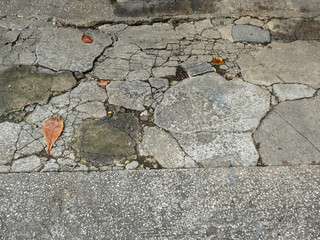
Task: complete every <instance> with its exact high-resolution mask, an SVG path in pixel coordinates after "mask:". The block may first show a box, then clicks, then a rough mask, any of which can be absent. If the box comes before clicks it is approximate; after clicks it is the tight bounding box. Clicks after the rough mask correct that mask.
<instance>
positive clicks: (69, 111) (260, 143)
mask: <svg viewBox="0 0 320 240" xmlns="http://www.w3.org/2000/svg"><path fill="white" fill-rule="evenodd" d="M290 20H292V21H291V22H290ZM309 20H310V21H311V20H312V21H318V23H320V21H319V20H318V18H316V17H313V18H311V19H309ZM303 21H304V19H300V20H299V18H296V17H295V18H286V19H280V18H274V17H273V18H271V19H268V18H266V17H261V19H259V18H258V17H250V16H245V17H237V18H230V17H228V18H217V19H216V18H210V19H202V20H198V21H195V20H193V21H188V20H186V19H182V20H181V22H174V21H171V22H170V21H169V22H165V23H160V22H155V23H152V21H150V22H149V23H146V24H138V25H135V24H125V23H119V24H116V23H115V24H111V23H108V24H101V25H99V26H94V27H86V28H74V27H72V26H64V25H61V23H59V22H56V20H54V19H52V18H49V19H47V21H43V20H41V18H39V19H38V18H37V17H26V18H24V17H17V16H5V17H3V18H2V19H1V20H0V30H1V32H2V33H3V34H2V38H1V44H2V45H1V49H2V51H1V55H0V59H1V65H0V67H1V70H2V72H1V74H0V79H1V86H2V87H1V92H2V96H1V101H2V106H1V108H2V109H1V119H2V120H1V123H0V129H1V132H3V133H5V134H2V135H1V136H0V137H1V138H2V139H3V141H2V143H1V145H0V150H1V165H0V169H1V172H19V171H22V172H29V171H96V170H107V169H108V170H109V169H110V170H111V169H126V165H128V164H130V163H131V162H134V163H133V165H135V166H136V168H137V169H149V168H154V167H156V168H197V167H209V168H210V167H222V166H223V167H228V166H229V167H230V166H256V165H269V164H275V165H288V164H289V165H291V164H292V165H296V164H319V163H320V153H319V147H317V143H318V142H319V138H318V134H316V133H317V131H316V130H311V129H318V127H319V126H318V125H319V119H318V114H317V113H316V112H317V111H319V109H318V107H317V106H318V105H317V98H318V95H319V87H320V79H319V75H320V68H319V64H318V63H319V62H320V54H319V53H320V44H319V41H316V40H314V39H300V40H296V41H288V36H289V35H290V34H291V33H288V36H287V37H284V36H283V37H282V38H279V37H278V38H277V39H275V38H274V36H275V35H276V33H275V32H276V31H278V32H279V33H281V34H283V29H284V28H285V27H282V26H287V25H288V22H290V23H291V24H301V22H303ZM272 22H277V25H276V26H275V23H272ZM289 26H291V25H289ZM289 32H290V31H289ZM305 32H308V29H305ZM82 34H87V35H90V36H91V37H92V38H93V39H94V41H93V43H84V42H82V41H81V36H82ZM281 34H279V36H280V35H281ZM216 56H220V57H221V58H222V59H223V64H221V65H216V64H214V63H213V62H212V60H213V58H214V57H216ZM19 66H20V67H19ZM36 79H37V80H36ZM45 79H48V80H49V79H50V80H49V81H50V82H48V83H47V82H46V81H48V80H45ZM100 79H103V80H109V81H111V83H110V84H108V85H107V86H106V87H105V89H104V87H99V86H98V85H97V84H96V81H97V80H100ZM50 86H51V88H50ZM28 89H29V90H28ZM28 91H29V92H28ZM42 95H43V96H42ZM35 96H36V98H35ZM288 101H290V102H288ZM302 101H303V102H305V103H304V105H300V102H302ZM289 105H290V106H292V107H291V108H292V109H295V110H294V111H290V110H289V109H290V108H288V107H282V106H289ZM311 105H314V107H310V108H307V107H306V106H311ZM277 109H283V110H282V113H281V116H282V117H281V119H284V120H286V119H287V118H292V119H293V120H292V121H290V122H288V121H284V122H282V123H280V122H281V121H282V120H279V119H278V117H279V116H280V115H279V114H278V115H279V116H278V115H274V114H275V113H278V112H277ZM315 111H316V112H315ZM297 112H301V115H298V114H297ZM53 116H59V117H62V119H63V120H64V122H65V128H64V131H63V134H62V135H61V137H60V138H59V139H58V141H57V142H56V143H55V145H54V147H53V149H52V151H51V156H50V157H48V156H46V154H45V141H44V139H43V137H42V134H41V127H42V125H43V123H44V121H45V120H46V119H48V118H50V117H53ZM271 116H278V117H271ZM301 116H304V117H303V118H302V117H301ZM295 117H296V118H297V119H296V120H295ZM276 119H277V120H276ZM309 119H312V120H311V121H310V120H309ZM89 123H91V124H93V125H96V124H98V125H99V124H102V125H103V126H104V127H103V128H101V127H98V125H97V127H93V126H92V127H90V126H88V124H89ZM117 124H118V125H119V126H118V125H117ZM89 125H90V124H89ZM277 125H279V127H280V128H281V130H282V131H284V129H286V128H290V129H292V131H293V133H292V134H293V135H292V136H290V135H289V134H280V133H279V130H277V128H276V126H277ZM298 125H302V126H304V128H306V130H305V131H300V130H298V128H299V127H298ZM264 126H273V127H272V128H270V127H267V129H266V127H264ZM273 128H275V129H274V130H272V129H273ZM309 128H311V129H309ZM88 129H89V130H88ZM90 129H91V130H90ZM91 131H97V132H99V134H98V133H97V134H91V135H90V134H89V132H91ZM104 131H106V132H105V133H104V134H102V133H103V132H104ZM270 131H272V132H270ZM285 132H288V131H285ZM6 133H8V134H6ZM9 133H10V134H9ZM12 133H15V134H12ZM133 133H134V135H135V136H134V137H132V134H133ZM269 134H272V136H273V138H272V139H273V140H271V138H270V136H269ZM87 135H90V136H87ZM296 135H297V136H301V137H299V138H298V137H294V136H296ZM84 137H87V138H85V140H84ZM124 139H127V140H124ZM279 145H281V146H282V145H284V146H293V148H294V149H295V151H292V148H290V147H278V149H281V150H279V151H274V149H275V148H277V146H279ZM295 145H299V146H300V147H299V148H298V147H294V146H295ZM302 146H303V147H302ZM163 149H167V150H166V151H163ZM299 149H301V150H299ZM306 149H310V150H308V151H306ZM110 151H111V152H110ZM293 152H294V154H293ZM292 155H294V156H295V157H293V156H292ZM289 156H290V157H289ZM307 156H308V157H307ZM287 158H290V160H288V159H287ZM103 159H104V160H103ZM279 159H287V160H279ZM28 163H29V165H30V166H28ZM131 164H132V163H131ZM19 165H22V166H24V167H19ZM17 166H18V167H17Z"/></svg>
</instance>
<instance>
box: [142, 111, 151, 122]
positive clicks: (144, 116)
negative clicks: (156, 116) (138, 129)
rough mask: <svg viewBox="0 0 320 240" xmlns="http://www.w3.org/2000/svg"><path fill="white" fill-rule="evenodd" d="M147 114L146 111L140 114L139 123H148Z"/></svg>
mask: <svg viewBox="0 0 320 240" xmlns="http://www.w3.org/2000/svg"><path fill="white" fill-rule="evenodd" d="M149 116H150V114H149V112H148V111H147V110H144V111H143V112H142V113H141V114H140V120H141V121H148V120H149Z"/></svg>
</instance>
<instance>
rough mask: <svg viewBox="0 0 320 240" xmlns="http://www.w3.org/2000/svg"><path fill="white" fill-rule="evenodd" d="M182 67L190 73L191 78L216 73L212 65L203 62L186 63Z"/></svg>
mask: <svg viewBox="0 0 320 240" xmlns="http://www.w3.org/2000/svg"><path fill="white" fill-rule="evenodd" d="M181 67H182V68H183V69H184V70H185V71H186V72H187V73H188V75H189V76H190V77H195V76H198V75H202V74H205V73H208V72H215V68H214V67H213V66H211V64H210V63H207V62H203V61H186V62H184V63H182V64H181Z"/></svg>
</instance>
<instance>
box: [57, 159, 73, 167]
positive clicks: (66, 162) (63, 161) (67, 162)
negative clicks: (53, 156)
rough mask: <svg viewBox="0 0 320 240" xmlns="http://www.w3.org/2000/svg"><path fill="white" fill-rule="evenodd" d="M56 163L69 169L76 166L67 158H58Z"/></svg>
mask: <svg viewBox="0 0 320 240" xmlns="http://www.w3.org/2000/svg"><path fill="white" fill-rule="evenodd" d="M57 162H58V163H59V165H61V166H70V167H74V166H76V165H77V164H76V163H75V162H74V161H73V160H71V159H67V158H58V159H57Z"/></svg>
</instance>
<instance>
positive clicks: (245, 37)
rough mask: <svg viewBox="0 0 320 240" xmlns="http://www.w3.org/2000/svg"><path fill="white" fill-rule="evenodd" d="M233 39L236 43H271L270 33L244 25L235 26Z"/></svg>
mask: <svg viewBox="0 0 320 240" xmlns="http://www.w3.org/2000/svg"><path fill="white" fill-rule="evenodd" d="M232 37H233V40H234V41H235V42H257V43H268V42H270V33H269V31H267V30H263V29H261V28H259V27H255V26H250V25H244V24H239V25H234V26H233V27H232Z"/></svg>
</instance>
